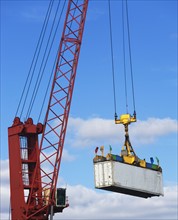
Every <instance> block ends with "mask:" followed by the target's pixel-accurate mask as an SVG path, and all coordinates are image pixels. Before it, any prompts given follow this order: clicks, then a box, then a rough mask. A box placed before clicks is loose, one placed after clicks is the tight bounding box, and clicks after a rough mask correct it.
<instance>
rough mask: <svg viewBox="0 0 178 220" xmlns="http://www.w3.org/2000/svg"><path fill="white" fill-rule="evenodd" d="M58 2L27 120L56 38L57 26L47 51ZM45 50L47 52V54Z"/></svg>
mask: <svg viewBox="0 0 178 220" xmlns="http://www.w3.org/2000/svg"><path fill="white" fill-rule="evenodd" d="M60 2H61V1H59V2H58V5H57V9H56V12H55V16H54V19H53V23H52V26H51V30H50V34H49V36H48V40H47V44H46V48H45V52H44V55H43V58H42V62H41V65H40V70H39V73H38V76H37V79H36V83H35V86H34V90H33V94H32V97H31V100H30V104H29V107H28V111H27V116H26V117H27V118H28V117H29V115H30V114H31V111H32V108H33V105H34V102H35V100H36V96H37V93H38V90H39V87H40V84H41V81H42V77H43V75H44V71H45V68H46V65H47V62H48V59H49V55H50V52H51V49H52V46H53V43H54V39H55V36H56V33H57V29H58V25H57V27H56V30H55V33H54V35H53V38H52V41H51V44H50V47H49V50H48V46H49V43H50V40H51V37H52V32H53V30H54V25H55V21H56V18H57V14H58V10H59V6H60ZM58 24H59V22H58ZM47 50H48V53H47ZM46 54H47V56H46ZM45 57H46V60H45ZM43 64H44V66H43Z"/></svg>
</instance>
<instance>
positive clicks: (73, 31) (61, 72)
mask: <svg viewBox="0 0 178 220" xmlns="http://www.w3.org/2000/svg"><path fill="white" fill-rule="evenodd" d="M87 8H88V0H80V1H78V0H69V2H68V8H67V13H66V18H65V23H64V28H63V33H62V37H61V41H60V45H59V50H58V59H57V63H56V69H55V73H54V78H53V83H52V89H51V93H50V100H49V103H48V108H47V112H46V117H45V123H44V125H42V124H37V125H34V124H33V120H32V119H31V118H29V119H28V120H27V121H26V122H24V123H22V122H21V121H20V119H19V118H18V117H16V118H15V119H14V123H13V125H12V126H11V127H9V128H8V138H9V158H10V160H9V161H10V187H11V213H12V219H19V220H23V219H24V220H27V219H31V220H32V219H36V220H46V219H48V217H49V214H50V208H51V206H54V213H55V212H61V211H62V209H63V208H64V207H62V208H60V207H56V206H55V191H56V186H57V179H58V174H59V169H60V164H61V158H62V152H63V147H64V140H65V135H66V129H67V122H68V117H69V111H70V106H71V100H72V93H73V88H74V83H75V77H76V70H77V65H78V59H79V54H80V48H81V43H82V36H83V30H84V24H85V20H86V13H87ZM39 134H41V135H42V137H41V141H40V143H38V135H39ZM45 192H48V193H45ZM17 198H18V202H17ZM66 206H68V204H66Z"/></svg>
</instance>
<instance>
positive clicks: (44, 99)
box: [38, 0, 66, 121]
mask: <svg viewBox="0 0 178 220" xmlns="http://www.w3.org/2000/svg"><path fill="white" fill-rule="evenodd" d="M65 4H66V0H65V1H64V4H63V7H62V10H61V14H60V17H59V20H58V24H57V26H56V30H55V34H54V35H55V36H56V33H57V30H58V27H59V23H60V21H61V17H62V14H63V11H64V8H65ZM58 53H59V51H57V53H56V57H55V61H54V63H53V68H52V71H51V74H50V77H49V80H48V84H47V87H46V91H45V94H44V98H43V102H42V105H41V109H40V113H39V116H38V121H40V118H41V114H42V111H43V108H44V104H45V101H46V98H47V94H48V90H49V86H50V83H51V79H52V76H53V72H54V69H55V65H56V62H57V58H58Z"/></svg>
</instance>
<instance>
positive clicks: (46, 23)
mask: <svg viewBox="0 0 178 220" xmlns="http://www.w3.org/2000/svg"><path fill="white" fill-rule="evenodd" d="M53 2H54V0H52V4H51V8H50V11H49V13H48V16H47V19H45V20H46V22H45V23H44V24H45V26H44V30H43V34H42V37H41V39H40V40H41V42H40V45H39V49H38V54H37V57H36V61H35V64H34V67H33V72H32V75H31V78H30V82H29V86H28V88H27V93H26V96H25V100H24V103H23V107H22V110H21V114H20V117H21V115H22V113H23V110H24V108H25V104H26V101H27V97H28V93H29V91H30V87H31V84H32V80H33V77H34V73H35V69H36V65H37V62H38V59H39V55H40V52H41V48H42V44H43V40H44V36H45V33H46V29H47V25H48V22H49V17H50V14H51V11H52V5H53Z"/></svg>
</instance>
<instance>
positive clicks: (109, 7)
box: [108, 0, 117, 118]
mask: <svg viewBox="0 0 178 220" xmlns="http://www.w3.org/2000/svg"><path fill="white" fill-rule="evenodd" d="M108 10H109V30H110V45H111V61H112V63H111V65H112V80H113V94H114V111H115V118H116V117H117V113H116V108H117V103H116V89H115V69H114V54H113V37H112V18H111V6H110V0H108Z"/></svg>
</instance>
